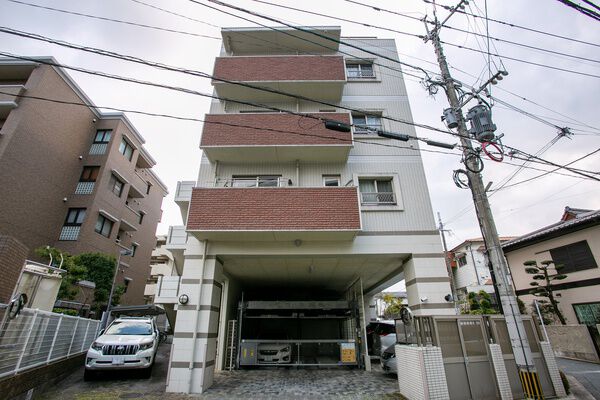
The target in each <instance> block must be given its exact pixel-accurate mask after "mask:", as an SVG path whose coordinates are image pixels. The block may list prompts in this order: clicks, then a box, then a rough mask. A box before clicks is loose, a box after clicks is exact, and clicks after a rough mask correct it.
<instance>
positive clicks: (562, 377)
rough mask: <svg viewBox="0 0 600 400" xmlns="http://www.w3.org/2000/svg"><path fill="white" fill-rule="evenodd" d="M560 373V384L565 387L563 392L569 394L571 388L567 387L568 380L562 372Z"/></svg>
mask: <svg viewBox="0 0 600 400" xmlns="http://www.w3.org/2000/svg"><path fill="white" fill-rule="evenodd" d="M558 372H559V373H560V379H561V380H562V384H563V386H564V387H565V391H566V392H567V394H570V393H571V386H570V385H569V380H568V379H567V375H565V373H564V372H562V371H558Z"/></svg>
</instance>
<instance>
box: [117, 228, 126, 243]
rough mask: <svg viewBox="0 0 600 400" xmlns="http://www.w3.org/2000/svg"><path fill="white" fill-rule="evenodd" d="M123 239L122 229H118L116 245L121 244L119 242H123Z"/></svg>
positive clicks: (123, 232)
mask: <svg viewBox="0 0 600 400" xmlns="http://www.w3.org/2000/svg"><path fill="white" fill-rule="evenodd" d="M124 237H125V231H124V230H123V229H119V231H118V232H117V243H119V242H121V240H123V238H124Z"/></svg>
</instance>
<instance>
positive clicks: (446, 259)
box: [437, 212, 458, 314]
mask: <svg viewBox="0 0 600 400" xmlns="http://www.w3.org/2000/svg"><path fill="white" fill-rule="evenodd" d="M437 215H438V223H439V226H438V230H439V231H440V234H441V235H442V245H443V246H444V260H445V261H446V270H448V278H450V290H451V292H452V302H453V303H454V309H455V311H456V314H458V306H457V305H458V303H457V302H458V297H457V295H456V285H455V284H454V275H453V274H452V265H450V258H449V257H448V246H447V245H446V235H445V233H444V232H446V229H444V223H443V222H442V216H441V215H440V213H439V212H438V213H437Z"/></svg>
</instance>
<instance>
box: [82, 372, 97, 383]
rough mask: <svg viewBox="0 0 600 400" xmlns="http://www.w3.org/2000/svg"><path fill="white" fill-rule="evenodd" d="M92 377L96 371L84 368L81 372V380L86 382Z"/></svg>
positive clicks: (93, 377) (92, 378)
mask: <svg viewBox="0 0 600 400" xmlns="http://www.w3.org/2000/svg"><path fill="white" fill-rule="evenodd" d="M94 379H96V372H95V371H90V370H89V369H86V370H85V371H84V372H83V380H84V381H86V382H89V381H93V380H94Z"/></svg>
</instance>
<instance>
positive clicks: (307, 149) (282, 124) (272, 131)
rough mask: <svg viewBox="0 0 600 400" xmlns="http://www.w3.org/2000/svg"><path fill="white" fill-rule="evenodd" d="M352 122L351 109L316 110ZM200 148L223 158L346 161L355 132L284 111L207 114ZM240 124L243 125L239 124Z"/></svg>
mask: <svg viewBox="0 0 600 400" xmlns="http://www.w3.org/2000/svg"><path fill="white" fill-rule="evenodd" d="M311 115H313V116H315V117H319V118H324V119H330V120H334V121H340V122H343V123H346V124H350V123H351V122H350V114H348V113H314V114H311ZM204 119H205V121H206V122H205V124H204V129H203V131H202V140H201V142H200V148H201V149H202V150H203V151H204V153H205V154H206V156H207V157H208V159H209V160H211V161H215V160H219V161H224V162H290V161H294V160H302V161H316V162H319V161H326V162H346V161H347V159H348V154H349V153H350V150H351V149H352V133H351V132H338V131H333V130H330V129H326V128H325V125H324V123H322V122H319V121H317V120H314V119H311V118H305V117H301V116H298V115H291V114H283V113H257V114H252V113H244V114H209V115H206V117H205V118H204ZM240 125H243V127H242V126H240Z"/></svg>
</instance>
